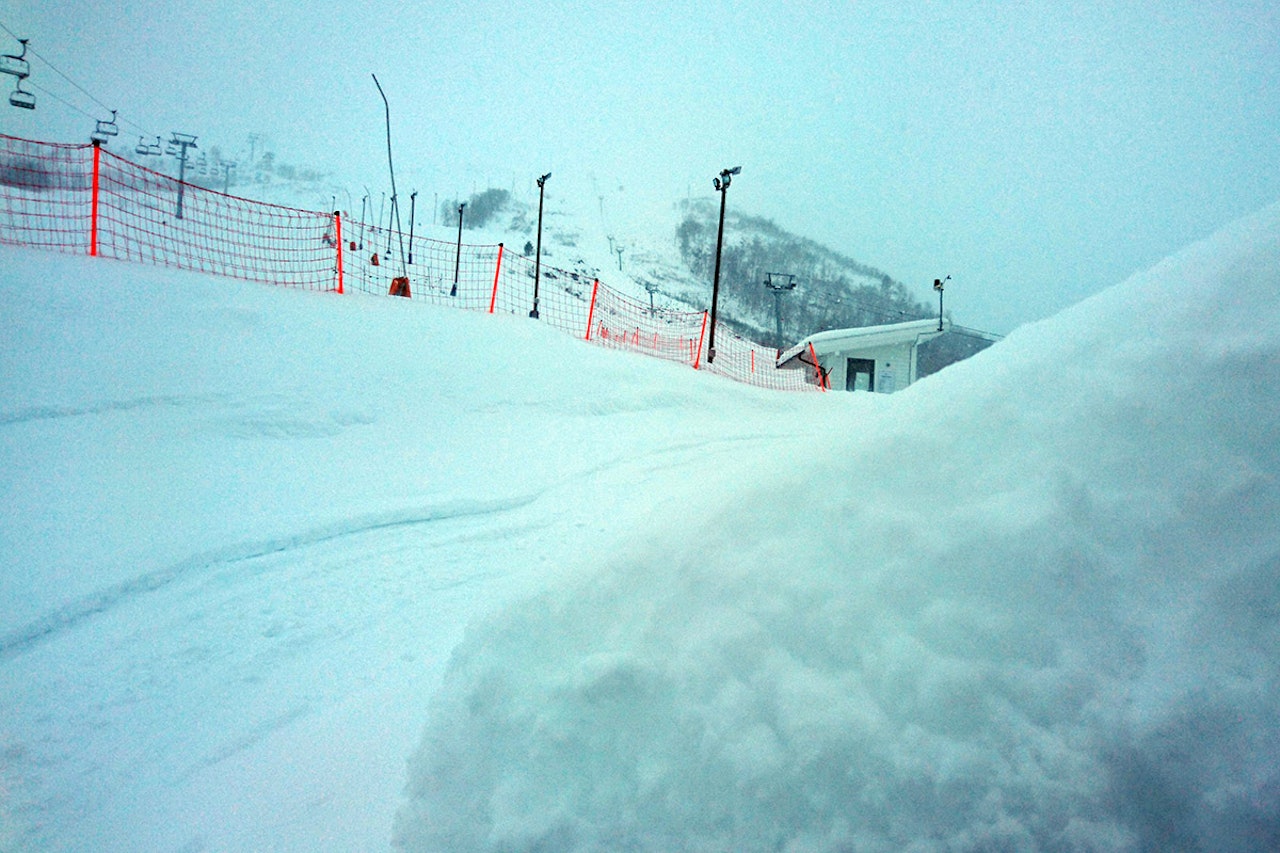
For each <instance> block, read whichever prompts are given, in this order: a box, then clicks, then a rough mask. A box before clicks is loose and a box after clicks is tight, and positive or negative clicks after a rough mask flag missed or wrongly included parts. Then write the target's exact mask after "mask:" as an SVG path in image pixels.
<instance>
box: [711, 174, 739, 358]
mask: <svg viewBox="0 0 1280 853" xmlns="http://www.w3.org/2000/svg"><path fill="white" fill-rule="evenodd" d="M741 172H742V167H741V166H734V167H733V168H732V169H723V170H721V172H720V177H718V178H713V179H712V180H711V183H712V184H713V185H714V186H715V188H716V191H717V192H718V193H720V228H719V230H718V231H717V232H716V271H715V276H714V277H713V278H712V280H711V337H710V338H709V339H708V341H707V364H710V363H711V362H713V361H715V360H716V303H717V302H719V300H720V249H721V247H722V246H723V245H724V199H725V196H726V195H727V191H728V189H729V182H730V181H732V180H733V176H734V175H737V174H739V173H741Z"/></svg>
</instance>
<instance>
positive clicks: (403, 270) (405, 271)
mask: <svg viewBox="0 0 1280 853" xmlns="http://www.w3.org/2000/svg"><path fill="white" fill-rule="evenodd" d="M370 76H372V77H373V85H375V86H377V87H378V94H379V95H381V96H382V105H383V108H384V109H385V110H386V113H387V168H388V169H389V170H390V171H391V209H392V210H393V211H395V214H396V230H397V231H398V232H400V274H401V275H403V276H407V275H408V274H409V271H408V269H407V268H406V267H405V261H404V232H403V231H402V230H401V228H400V209H399V208H398V207H397V206H396V167H395V166H394V165H393V164H392V162H391V104H390V103H388V102H387V94H386V93H385V92H383V91H382V84H381V83H379V82H378V75H377V74H371V75H370ZM387 236H388V240H389V239H390V235H387ZM390 250H391V247H390V243H389V242H388V245H387V251H390Z"/></svg>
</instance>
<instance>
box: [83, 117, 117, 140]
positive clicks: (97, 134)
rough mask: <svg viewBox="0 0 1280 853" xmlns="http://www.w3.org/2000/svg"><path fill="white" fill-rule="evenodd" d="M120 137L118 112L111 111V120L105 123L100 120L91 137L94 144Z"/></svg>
mask: <svg viewBox="0 0 1280 853" xmlns="http://www.w3.org/2000/svg"><path fill="white" fill-rule="evenodd" d="M119 135H120V126H119V125H117V124H116V111H115V110H112V111H111V120H110V121H103V120H102V119H98V124H97V126H96V127H94V129H93V133H91V134H90V135H89V139H90V141H92V142H106V141H107V140H108V139H110V138H111V137H113V136H119Z"/></svg>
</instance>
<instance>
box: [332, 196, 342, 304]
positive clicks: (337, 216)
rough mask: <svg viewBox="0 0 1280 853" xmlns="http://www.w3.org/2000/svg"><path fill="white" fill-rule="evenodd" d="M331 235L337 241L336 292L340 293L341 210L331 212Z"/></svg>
mask: <svg viewBox="0 0 1280 853" xmlns="http://www.w3.org/2000/svg"><path fill="white" fill-rule="evenodd" d="M333 235H334V237H335V238H336V239H337V241H338V294H339V295H341V294H342V211H340V210H335V211H334V212H333Z"/></svg>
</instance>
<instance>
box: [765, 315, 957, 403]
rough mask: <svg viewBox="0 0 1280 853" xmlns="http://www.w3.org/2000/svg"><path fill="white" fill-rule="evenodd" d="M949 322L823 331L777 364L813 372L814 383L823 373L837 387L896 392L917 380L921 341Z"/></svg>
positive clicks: (939, 331) (934, 335)
mask: <svg viewBox="0 0 1280 853" xmlns="http://www.w3.org/2000/svg"><path fill="white" fill-rule="evenodd" d="M950 325H951V323H950V321H949V320H945V319H944V320H943V321H942V322H941V323H939V321H938V320H936V319H933V320H913V321H911V322H909V323H893V324H891V325H887V326H864V327H862V328H858V329H832V330H831V331H829V332H818V333H817V334H816V335H810V336H809V337H807V338H805V339H804V340H803V341H801V342H800V343H798V344H796V345H795V346H793V347H792V348H791V349H789V350H787V351H786V352H784V353H783V354H782V355H781V356H780V357H779V358H778V367H779V368H780V369H791V370H808V371H809V372H810V373H811V374H812V379H811V380H810V381H812V382H815V383H816V382H818V381H819V377H822V381H824V382H825V383H826V386H827V387H828V388H831V389H834V390H845V391H872V392H875V393H880V394H892V393H893V392H894V391H897V390H899V389H901V388H905V387H907V386H908V385H910V384H911V383H912V382H915V381H916V378H917V377H916V364H917V358H918V355H917V348H918V347H919V346H920V344H922V343H924V342H925V341H928V340H932V339H933V338H936V337H937V336H938V335H941V334H942V333H943V332H945V331H946V329H947V327H948V326H950ZM815 360H816V362H817V364H816V365H815V364H814V362H815ZM815 366H816V367H817V368H818V369H815Z"/></svg>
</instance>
